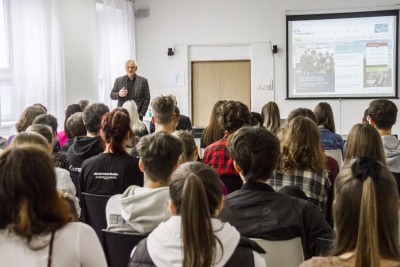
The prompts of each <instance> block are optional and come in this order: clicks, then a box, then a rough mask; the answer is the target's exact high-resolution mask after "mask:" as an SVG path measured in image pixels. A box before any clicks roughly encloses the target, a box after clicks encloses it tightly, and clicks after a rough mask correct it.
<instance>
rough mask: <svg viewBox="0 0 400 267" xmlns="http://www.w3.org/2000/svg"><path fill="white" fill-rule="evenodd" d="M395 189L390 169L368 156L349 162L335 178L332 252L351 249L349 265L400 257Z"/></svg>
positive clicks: (369, 265) (362, 266) (367, 266)
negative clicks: (350, 263) (351, 254)
mask: <svg viewBox="0 0 400 267" xmlns="http://www.w3.org/2000/svg"><path fill="white" fill-rule="evenodd" d="M398 198H399V195H398V191H397V186H396V181H395V179H394V177H393V175H392V174H391V172H390V171H389V170H388V169H387V168H386V167H385V166H384V165H382V164H381V163H378V162H377V161H376V160H374V159H372V158H369V157H361V158H357V159H355V160H352V161H351V162H348V163H347V164H346V165H345V166H344V167H343V169H342V171H341V172H340V173H339V175H338V176H337V177H336V181H335V201H334V203H333V219H334V222H335V226H336V239H335V242H334V248H333V251H332V253H331V254H332V255H334V256H339V255H342V254H344V253H346V252H354V257H353V259H352V261H353V262H352V265H351V266H352V267H379V266H380V258H381V257H383V258H387V259H393V260H397V261H398V260H400V250H399V246H398V244H399V238H398V231H399V229H398V226H399V225H398V223H399V222H398Z"/></svg>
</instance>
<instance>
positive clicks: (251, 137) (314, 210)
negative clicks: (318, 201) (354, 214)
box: [220, 127, 332, 259]
mask: <svg viewBox="0 0 400 267" xmlns="http://www.w3.org/2000/svg"><path fill="white" fill-rule="evenodd" d="M228 150H229V153H230V155H231V156H232V159H233V162H234V165H235V168H236V170H237V171H238V173H240V177H241V178H242V180H243V186H242V188H241V189H240V190H237V191H235V192H233V193H231V194H229V195H228V196H226V198H225V201H224V203H225V205H224V209H223V210H222V212H221V215H220V217H221V218H222V219H223V220H224V221H228V222H229V223H230V224H232V225H233V226H234V227H236V229H238V231H239V232H240V234H242V235H244V236H246V237H251V238H262V239H267V240H288V239H292V238H295V237H298V236H300V237H301V240H302V243H303V250H304V255H305V257H306V259H307V258H310V257H311V256H315V255H316V245H317V239H318V238H332V229H331V227H330V226H329V225H328V223H327V222H326V220H325V218H324V217H323V215H322V213H321V212H320V211H319V209H318V207H317V206H315V205H313V204H312V203H310V202H309V201H306V200H303V199H299V198H294V197H290V196H286V195H282V194H279V193H276V192H275V191H274V189H273V188H272V187H271V186H269V185H268V184H267V181H268V179H269V178H270V177H271V176H272V173H273V171H274V168H275V165H276V162H277V160H278V158H279V140H278V138H277V137H276V136H275V135H274V134H273V133H271V132H269V131H267V130H266V129H264V128H250V127H245V128H242V129H239V130H238V131H236V132H235V133H234V134H233V135H231V136H230V137H229V139H228Z"/></svg>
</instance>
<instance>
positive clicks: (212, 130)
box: [200, 100, 226, 148]
mask: <svg viewBox="0 0 400 267" xmlns="http://www.w3.org/2000/svg"><path fill="white" fill-rule="evenodd" d="M225 102H226V100H220V101H217V103H215V104H214V107H213V109H212V110H211V114H210V119H209V121H208V125H207V127H206V128H205V129H204V130H203V133H202V135H201V139H200V148H206V147H208V146H209V145H211V144H212V143H214V142H217V141H218V140H220V139H221V138H222V137H224V130H222V128H221V125H219V123H218V108H219V107H220V106H221V105H222V104H224V103H225Z"/></svg>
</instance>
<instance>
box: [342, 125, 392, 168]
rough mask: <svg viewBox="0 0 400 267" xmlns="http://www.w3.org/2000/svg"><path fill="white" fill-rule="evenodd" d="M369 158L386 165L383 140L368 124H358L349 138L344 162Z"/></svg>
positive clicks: (352, 129) (351, 131)
mask: <svg viewBox="0 0 400 267" xmlns="http://www.w3.org/2000/svg"><path fill="white" fill-rule="evenodd" d="M362 156H367V157H371V158H373V159H375V160H378V161H380V162H382V163H384V164H386V156H385V151H384V149H383V143H382V138H381V136H380V135H379V132H378V130H376V129H375V127H373V126H372V125H370V124H368V123H358V124H356V125H354V126H353V128H351V130H350V133H349V136H348V138H347V150H346V155H345V157H344V161H345V162H348V161H350V160H351V159H354V158H357V157H362Z"/></svg>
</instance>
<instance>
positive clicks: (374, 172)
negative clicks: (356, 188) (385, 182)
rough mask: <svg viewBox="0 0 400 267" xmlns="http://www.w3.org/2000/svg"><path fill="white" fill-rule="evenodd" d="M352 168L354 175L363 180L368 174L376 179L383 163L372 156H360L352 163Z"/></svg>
mask: <svg viewBox="0 0 400 267" xmlns="http://www.w3.org/2000/svg"><path fill="white" fill-rule="evenodd" d="M351 170H352V172H353V175H354V176H355V177H357V178H358V179H360V180H361V181H363V182H364V181H365V180H366V179H367V178H368V176H371V178H372V179H374V180H376V179H377V178H378V175H379V172H380V170H381V164H379V162H378V161H376V160H374V159H372V158H370V157H359V158H357V159H356V161H354V163H353V165H351Z"/></svg>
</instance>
